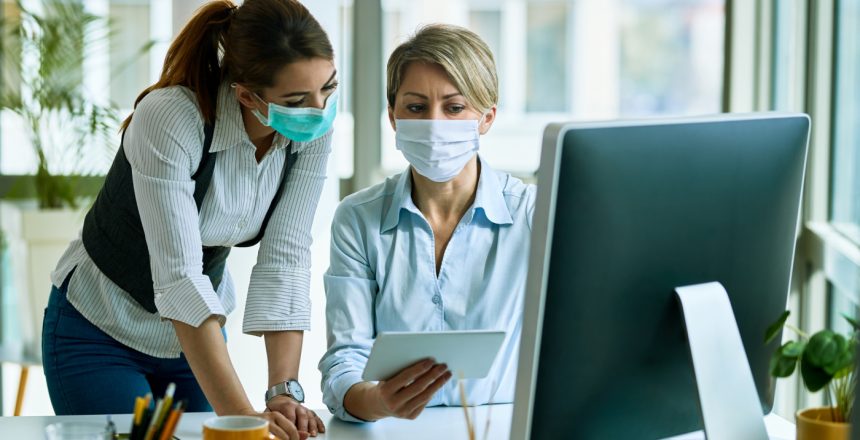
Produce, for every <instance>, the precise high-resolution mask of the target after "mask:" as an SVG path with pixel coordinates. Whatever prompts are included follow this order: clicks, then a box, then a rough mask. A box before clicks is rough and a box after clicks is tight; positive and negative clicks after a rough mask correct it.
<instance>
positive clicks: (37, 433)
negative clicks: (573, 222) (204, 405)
mask: <svg viewBox="0 0 860 440" xmlns="http://www.w3.org/2000/svg"><path fill="white" fill-rule="evenodd" d="M512 410H513V405H494V406H493V408H492V410H490V409H489V408H488V407H480V408H478V409H477V410H476V415H477V419H478V427H479V428H478V439H482V438H483V430H484V424H485V423H486V420H487V413H488V411H491V412H492V414H491V415H492V420H491V422H490V435H488V436H487V438H488V439H492V440H498V439H506V438H508V431H509V429H510V420H511V412H512ZM317 414H319V415H320V417H322V419H323V421H325V423H326V427H327V429H328V432H327V433H326V434H324V435H320V436H318V437H317V438H318V439H320V440H323V439H325V440H330V439H335V440H346V439H349V440H362V439H368V440H369V439H373V440H403V439H408V440H439V439H446V440H448V439H451V440H456V439H467V438H468V436H467V434H466V422H465V419H464V417H463V409H462V408H428V409H427V410H425V411H424V413H422V414H421V416H420V417H418V419H416V420H401V419H386V420H382V421H379V422H376V423H365V424H353V423H346V422H342V421H340V420H332V416H331V414H329V412H328V411H327V410H321V411H317ZM213 416H214V414H212V413H189V414H185V415H183V416H182V420H181V423H180V426H179V429H178V430H177V432H176V436H177V437H178V438H180V439H181V440H194V439H200V438H201V426H202V424H203V421H204V420H206V419H207V418H209V417H213ZM69 420H78V421H95V422H104V421H105V416H61V417H57V416H53V417H35V416H32V417H2V418H0V437H2V438H3V439H16V440H17V439H42V438H44V427H45V426H46V425H49V424H51V423H55V422H60V421H69ZM113 420H114V423H116V425H117V428H118V430H119V432H128V427H129V426H130V421H131V416H130V415H128V414H125V415H118V416H113ZM765 423H766V424H767V430H768V434H770V438H771V439H774V440H794V425H793V424H792V423H790V422H788V421H787V420H785V419H783V418H781V417H779V416H776V415H773V414H772V415H769V416H767V417H765ZM704 438H705V437H704V434H703V433H702V432H695V433H690V434H686V435H683V436H679V437H673V438H672V440H682V439H683V440H693V439H704Z"/></svg>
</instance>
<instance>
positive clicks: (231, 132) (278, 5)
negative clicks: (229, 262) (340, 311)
mask: <svg viewBox="0 0 860 440" xmlns="http://www.w3.org/2000/svg"><path fill="white" fill-rule="evenodd" d="M333 57H334V54H333V51H332V47H331V43H330V42H329V40H328V37H327V35H326V33H325V31H323V29H322V28H321V26H320V25H319V23H318V22H317V21H316V20H315V19H314V18H313V16H311V15H310V13H309V12H308V10H307V9H306V8H305V7H304V6H302V5H301V4H300V3H299V2H298V1H296V0H245V1H244V3H243V4H242V6H236V5H235V4H234V3H232V2H231V1H227V0H220V1H213V2H210V3H207V4H205V5H204V6H203V7H201V8H200V9H199V10H198V11H197V13H196V14H195V15H194V17H193V18H192V19H191V20H190V21H189V22H188V24H187V25H186V26H185V28H184V29H183V30H182V31H181V32H180V34H179V35H178V36H177V37H176V40H175V41H174V42H173V44H172V45H171V46H170V49H169V50H168V53H167V57H166V58H165V62H164V68H163V70H162V74H161V78H160V79H159V80H158V82H156V83H155V84H154V85H152V86H151V87H149V88H147V89H146V90H144V91H143V92H142V93H141V94H140V96H139V97H138V98H137V101H136V102H135V110H134V113H133V114H132V115H131V116H129V117H128V119H126V120H125V121H124V123H123V125H122V138H123V139H122V144H121V147H120V149H119V151H118V152H117V156H116V159H115V160H114V163H113V165H112V166H111V169H110V171H109V172H108V175H107V177H106V179H105V183H104V186H103V188H102V189H101V192H100V193H99V195H98V198H97V199H96V202H95V203H94V205H93V207H92V208H91V209H90V211H89V212H88V213H87V216H86V218H85V221H84V226H83V229H82V231H81V236H80V238H79V239H77V240H75V241H73V242H72V243H71V244H70V245H69V248H68V249H67V250H66V253H65V254H64V255H63V257H62V259H61V260H60V262H59V263H58V265H57V268H56V270H55V271H54V272H53V273H52V274H51V280H52V283H53V285H54V286H53V289H52V291H51V296H50V300H49V304H48V307H47V309H46V312H45V320H44V328H43V336H42V354H43V359H44V366H45V374H46V376H47V379H48V391H49V393H50V396H51V402H52V404H53V406H54V410H55V411H56V413H57V414H116V413H130V412H132V411H133V409H134V408H133V406H134V402H135V397H136V396H143V395H145V394H147V393H152V395H154V396H160V395H162V394H164V392H165V389H166V388H167V386H168V384H169V383H174V384H175V385H176V388H175V396H174V399H175V400H176V401H179V400H185V401H186V402H187V407H186V410H187V411H212V410H214V411H215V412H216V413H218V414H219V415H226V414H245V415H256V416H260V417H265V418H267V419H268V420H269V421H270V422H271V423H270V427H271V430H272V432H273V433H274V434H275V435H277V436H278V437H280V438H290V439H297V438H299V432H300V431H305V432H307V433H309V434H310V435H316V433H317V432H324V429H325V428H324V427H323V424H322V421H321V420H320V419H319V418H318V417H317V416H316V415H315V414H314V413H313V412H311V411H309V410H307V409H305V408H304V407H303V406H301V402H302V401H303V399H304V396H303V394H304V393H303V391H302V388H301V386H300V385H299V383H298V377H297V376H298V368H299V357H300V355H301V346H302V336H303V331H305V330H308V329H309V326H310V301H309V299H308V289H309V284H310V283H309V281H310V244H311V235H310V227H311V224H312V222H313V216H314V212H315V211H316V207H317V203H318V201H319V197H320V193H321V190H322V185H323V181H324V180H325V170H326V162H327V160H328V156H329V153H330V151H331V124H332V121H333V119H334V116H335V113H336V106H337V94H336V93H335V91H336V88H337V80H336V71H335V67H334V62H333ZM257 243H259V244H260V246H259V251H258V256H257V263H256V265H255V266H254V269H253V272H252V274H251V283H250V286H249V288H248V297H247V301H246V306H245V317H244V323H243V330H244V332H245V333H248V334H252V335H261V336H263V339H264V342H265V346H266V353H267V358H268V377H269V389H268V390H255V392H259V393H260V394H262V393H263V392H264V391H265V393H266V408H265V409H264V410H263V412H258V411H257V410H256V409H254V408H253V407H252V406H251V403H250V401H249V399H248V397H247V395H246V394H245V391H244V389H243V388H242V385H241V383H240V382H239V379H238V377H237V375H236V373H235V370H234V369H233V366H232V363H231V361H230V358H229V356H228V353H227V347H226V344H225V339H226V337H225V333H224V331H223V327H224V324H225V321H226V316H227V315H228V314H229V313H230V312H231V311H232V310H233V309H234V307H235V303H236V299H235V287H234V285H233V281H232V278H231V277H230V273H229V271H228V270H227V269H226V258H227V255H228V254H229V252H230V249H231V248H232V247H233V246H251V245H254V244H257Z"/></svg>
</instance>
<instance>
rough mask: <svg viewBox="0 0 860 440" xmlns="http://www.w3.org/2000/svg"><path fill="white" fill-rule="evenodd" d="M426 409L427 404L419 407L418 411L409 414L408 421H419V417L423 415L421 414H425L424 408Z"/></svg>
mask: <svg viewBox="0 0 860 440" xmlns="http://www.w3.org/2000/svg"><path fill="white" fill-rule="evenodd" d="M426 407H427V402H424V404H423V405H421V406H419V407H418V408H416V409H414V410H412V412H410V413H409V416H408V417H407V418H408V419H411V420H415V419H417V418H418V416H420V415H421V413H422V412H424V408H426Z"/></svg>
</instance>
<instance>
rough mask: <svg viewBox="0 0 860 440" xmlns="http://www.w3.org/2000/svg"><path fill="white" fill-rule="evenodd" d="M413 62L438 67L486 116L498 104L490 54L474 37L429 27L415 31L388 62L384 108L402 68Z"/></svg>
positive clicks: (464, 31) (439, 26) (450, 28)
mask: <svg viewBox="0 0 860 440" xmlns="http://www.w3.org/2000/svg"><path fill="white" fill-rule="evenodd" d="M413 61H418V62H424V63H429V64H438V65H439V66H441V67H442V69H444V70H445V72H446V73H447V74H448V77H449V78H450V79H451V81H452V82H453V83H454V86H455V87H457V90H459V92H460V93H462V94H463V96H464V97H465V98H466V100H467V101H468V102H469V104H471V105H472V106H473V107H475V108H476V109H477V110H479V111H480V112H481V113H483V112H486V111H487V110H489V109H490V108H491V107H492V106H494V105H496V103H497V102H498V101H499V79H498V76H497V75H496V62H495V61H494V60H493V53H492V52H490V48H489V47H488V46H487V43H484V40H482V39H481V37H479V36H478V35H477V34H476V33H474V32H472V31H470V30H468V29H466V28H463V27H460V26H452V25H447V24H431V25H427V26H424V27H421V28H419V29H418V32H416V33H415V35H413V36H412V37H411V38H410V39H409V40H407V41H406V42H404V43H403V44H401V45H400V46H397V48H396V49H394V52H392V53H391V56H390V57H389V58H388V75H387V76H388V84H387V96H388V105H389V106H391V107H394V98H395V96H396V95H397V90H398V89H400V84H401V83H402V82H403V74H404V72H406V67H407V66H408V65H409V63H411V62H413Z"/></svg>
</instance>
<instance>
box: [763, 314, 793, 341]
mask: <svg viewBox="0 0 860 440" xmlns="http://www.w3.org/2000/svg"><path fill="white" fill-rule="evenodd" d="M790 314H791V312H790V311H788V310H786V311H784V312H782V314H781V315H779V319H777V320H776V321H775V322H774V323H773V324H771V325H770V326H769V327H768V328H767V331H765V332H764V343H765V344H767V343H769V342H770V341H772V340H773V338H775V337H776V335H778V334H779V332H780V331H781V330H782V326H784V325H785V320H787V319H788V315H790Z"/></svg>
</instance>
